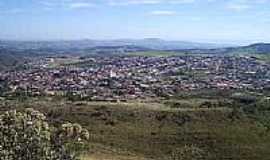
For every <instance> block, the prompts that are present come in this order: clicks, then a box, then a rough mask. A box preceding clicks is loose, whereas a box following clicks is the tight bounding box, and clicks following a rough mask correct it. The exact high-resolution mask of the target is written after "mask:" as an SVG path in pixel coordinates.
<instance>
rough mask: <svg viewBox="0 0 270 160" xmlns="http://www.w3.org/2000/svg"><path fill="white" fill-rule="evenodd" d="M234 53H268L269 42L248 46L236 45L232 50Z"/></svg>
mask: <svg viewBox="0 0 270 160" xmlns="http://www.w3.org/2000/svg"><path fill="white" fill-rule="evenodd" d="M233 52H235V53H244V54H245V53H246V54H269V55H270V43H256V44H252V45H249V46H244V47H238V48H235V49H234V50H233Z"/></svg>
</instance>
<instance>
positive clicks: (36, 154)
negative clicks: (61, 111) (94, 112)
mask: <svg viewBox="0 0 270 160" xmlns="http://www.w3.org/2000/svg"><path fill="white" fill-rule="evenodd" d="M88 138H89V133H88V131H87V130H85V129H82V127H81V126H80V125H78V124H64V125H62V127H60V128H59V129H57V128H52V127H50V126H49V124H48V123H47V122H46V117H45V116H44V115H43V114H42V113H40V112H38V111H35V110H33V109H26V110H25V111H24V112H17V111H16V110H13V111H7V112H5V113H4V114H3V115H1V116H0V139H1V141H0V159H2V160H15V159H20V160H56V159H57V160H75V159H77V158H76V156H77V154H76V153H79V151H80V150H78V146H82V145H83V141H82V140H87V139H88ZM78 143H80V145H78ZM75 147H76V150H75V149H74V148H75ZM75 151H76V152H75Z"/></svg>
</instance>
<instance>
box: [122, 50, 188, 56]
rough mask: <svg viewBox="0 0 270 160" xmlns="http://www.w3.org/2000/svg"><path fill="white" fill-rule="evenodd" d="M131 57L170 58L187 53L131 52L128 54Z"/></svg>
mask: <svg viewBox="0 0 270 160" xmlns="http://www.w3.org/2000/svg"><path fill="white" fill-rule="evenodd" d="M127 54H128V55H131V56H148V57H168V56H181V55H185V53H180V52H166V51H147V52H130V53H127Z"/></svg>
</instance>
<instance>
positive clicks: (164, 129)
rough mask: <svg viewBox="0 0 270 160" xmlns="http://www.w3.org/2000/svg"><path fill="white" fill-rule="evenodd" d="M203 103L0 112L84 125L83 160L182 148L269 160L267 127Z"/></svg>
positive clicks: (44, 101) (35, 101) (59, 104)
mask: <svg viewBox="0 0 270 160" xmlns="http://www.w3.org/2000/svg"><path fill="white" fill-rule="evenodd" d="M205 102H212V103H215V100H213V99H202V98H194V99H182V100H181V99H178V100H169V101H159V102H158V101H157V102H126V103H109V102H87V101H77V102H71V101H67V100H65V99H54V98H49V97H47V98H25V99H21V100H20V101H18V99H16V100H2V101H1V103H0V104H1V105H0V106H1V108H0V109H1V111H5V110H9V109H12V108H17V109H19V110H20V109H22V108H25V107H32V108H35V109H37V110H39V111H41V112H44V113H46V115H47V117H48V120H49V121H50V123H52V124H55V125H57V124H60V123H61V122H66V121H70V122H78V123H80V124H81V125H82V126H84V127H86V128H87V129H88V130H89V131H90V140H89V151H86V153H85V156H83V158H82V159H83V160H113V159H117V160H135V159H136V160H165V159H166V160H167V159H170V157H171V155H172V153H174V152H175V151H177V150H179V149H181V148H183V146H191V147H193V146H195V147H197V148H199V149H200V150H202V151H203V155H204V159H213V160H216V159H220V160H222V159H232V160H238V159H245V160H255V159H260V160H264V159H265V160H266V159H268V157H269V155H270V151H269V147H270V135H269V133H268V132H267V131H266V129H265V127H263V126H262V125H260V124H259V123H258V122H257V121H255V120H254V119H252V118H248V117H246V116H244V115H242V114H241V113H236V112H235V110H233V109H232V108H231V107H224V106H222V107H220V106H210V107H209V106H208V107H205V106H204V105H202V104H205ZM172 104H173V105H172ZM184 104H185V105H184ZM177 105H178V107H177ZM187 106H190V107H189V108H187Z"/></svg>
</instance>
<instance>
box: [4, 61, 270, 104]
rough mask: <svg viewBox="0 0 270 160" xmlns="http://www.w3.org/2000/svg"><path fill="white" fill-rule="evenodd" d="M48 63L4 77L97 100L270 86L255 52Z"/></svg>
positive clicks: (16, 86) (29, 88)
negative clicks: (53, 64) (237, 54)
mask: <svg viewBox="0 0 270 160" xmlns="http://www.w3.org/2000/svg"><path fill="white" fill-rule="evenodd" d="M50 61H53V59H51V60H50ZM46 63H49V62H48V59H46V58H44V59H43V60H42V61H39V62H37V64H38V65H37V64H36V65H34V64H35V63H32V64H31V66H29V67H28V69H26V70H22V71H12V72H11V71H9V72H4V73H0V81H5V82H6V83H7V86H8V88H9V90H10V92H11V93H15V92H26V93H29V94H32V95H44V94H45V95H74V96H75V95H77V96H80V97H88V98H90V99H92V100H127V99H137V98H155V97H170V96H174V95H177V94H178V93H180V92H182V91H190V90H201V89H248V90H264V89H270V65H269V64H267V63H264V62H261V61H258V60H257V59H256V58H252V57H226V56H225V57H220V56H174V57H142V56H134V57H131V56H127V57H117V56H116V57H96V58H90V59H85V60H84V61H83V62H81V63H76V64H71V65H64V66H59V67H53V68H49V67H47V66H49V65H48V64H46ZM29 65H30V64H29Z"/></svg>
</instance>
